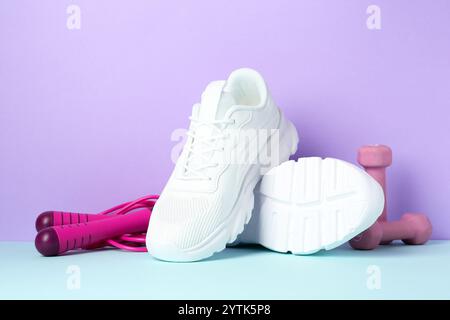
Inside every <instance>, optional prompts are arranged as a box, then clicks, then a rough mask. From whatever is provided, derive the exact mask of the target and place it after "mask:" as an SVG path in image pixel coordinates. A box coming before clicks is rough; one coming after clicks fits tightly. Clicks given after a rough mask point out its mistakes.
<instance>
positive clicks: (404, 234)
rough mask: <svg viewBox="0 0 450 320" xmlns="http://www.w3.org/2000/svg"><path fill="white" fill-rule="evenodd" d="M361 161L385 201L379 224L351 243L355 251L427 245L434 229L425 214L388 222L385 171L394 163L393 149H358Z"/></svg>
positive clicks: (377, 146) (373, 147)
mask: <svg viewBox="0 0 450 320" xmlns="http://www.w3.org/2000/svg"><path fill="white" fill-rule="evenodd" d="M358 162H359V164H360V165H362V166H363V167H364V169H365V170H366V172H367V173H368V174H370V175H371V176H372V177H373V178H374V179H375V180H377V181H378V183H379V184H380V185H381V186H382V187H383V191H384V199H385V202H384V209H383V212H382V213H381V215H380V217H379V218H378V221H377V222H375V223H374V224H373V225H372V226H371V227H370V228H369V229H367V230H366V231H364V232H363V233H361V234H359V235H358V236H356V237H355V238H353V239H352V240H350V245H351V246H352V247H353V248H354V249H361V250H370V249H374V248H376V247H377V246H378V245H379V244H383V245H385V244H389V243H391V242H392V241H393V240H397V239H400V240H403V242H405V243H406V244H424V243H425V242H427V240H428V239H429V238H430V236H431V231H432V227H431V223H430V221H429V220H428V218H427V217H426V216H425V215H424V214H414V213H406V214H404V215H403V216H402V218H401V220H400V221H394V222H387V201H386V199H387V195H386V168H387V167H388V166H390V165H391V163H392V150H391V148H389V147H388V146H384V145H372V146H364V147H361V148H359V150H358Z"/></svg>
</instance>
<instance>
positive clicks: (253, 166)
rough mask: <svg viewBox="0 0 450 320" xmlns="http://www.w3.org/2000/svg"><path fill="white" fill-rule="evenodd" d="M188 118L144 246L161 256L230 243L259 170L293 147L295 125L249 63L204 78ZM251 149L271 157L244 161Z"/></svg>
mask: <svg viewBox="0 0 450 320" xmlns="http://www.w3.org/2000/svg"><path fill="white" fill-rule="evenodd" d="M191 120H192V121H191V125H190V127H189V133H188V139H187V141H186V144H185V146H184V148H183V151H182V152H181V155H180V157H179V158H178V161H177V164H176V166H175V169H174V171H173V173H172V175H171V177H170V179H169V181H168V183H167V185H166V186H165V188H164V190H163V192H162V193H161V196H160V198H159V200H158V201H157V203H156V205H155V207H154V209H153V212H152V217H151V220H150V224H149V228H148V232H147V239H146V243H147V248H148V251H149V252H150V254H152V255H153V256H154V257H156V258H158V259H161V260H167V261H196V260H201V259H205V258H207V257H209V256H211V255H212V254H213V253H215V252H218V251H221V250H223V249H224V248H225V246H226V244H227V243H231V242H233V241H235V239H236V237H237V236H238V234H240V233H241V232H242V231H243V229H244V225H245V224H246V223H248V221H249V219H250V217H251V213H252V209H253V206H254V196H253V191H254V188H255V186H256V184H257V182H258V181H259V180H260V178H261V175H262V174H263V173H264V172H267V170H269V169H270V168H272V167H274V166H276V165H278V164H279V163H281V162H283V161H286V160H287V159H289V156H290V155H292V154H294V153H295V152H296V150H297V144H298V135H297V131H296V129H295V127H294V126H293V125H292V123H291V122H289V121H288V120H287V119H285V118H284V116H283V115H282V113H281V112H280V110H279V109H278V108H277V107H276V106H275V104H274V102H273V101H272V99H271V97H270V94H269V93H268V90H267V87H266V84H265V82H264V79H263V78H262V77H261V76H260V75H259V74H258V73H257V72H256V71H254V70H251V69H239V70H236V71H234V72H233V73H232V74H231V75H230V76H229V78H228V80H227V81H214V82H212V83H210V84H209V85H208V86H207V88H206V89H205V91H204V92H203V94H202V99H201V103H200V104H196V105H194V107H193V110H192V117H191ZM252 133H254V134H255V135H252ZM242 137H243V138H242ZM251 148H253V149H251ZM251 150H253V151H254V153H256V154H257V155H259V156H261V155H263V157H262V158H268V157H267V155H268V154H269V153H270V157H269V158H268V159H264V160H262V159H261V157H260V158H258V159H253V160H250V159H252V156H251V154H252V151H251ZM269 151H270V152H269ZM246 156H248V159H244V158H245V157H246ZM254 156H255V155H254ZM236 157H240V158H239V159H236ZM254 160H257V161H254ZM265 160H267V161H265Z"/></svg>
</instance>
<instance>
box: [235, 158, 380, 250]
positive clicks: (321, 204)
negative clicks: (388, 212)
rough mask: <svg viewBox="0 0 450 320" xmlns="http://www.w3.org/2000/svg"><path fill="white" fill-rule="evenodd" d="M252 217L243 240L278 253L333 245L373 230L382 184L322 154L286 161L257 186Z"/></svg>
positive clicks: (378, 210)
mask: <svg viewBox="0 0 450 320" xmlns="http://www.w3.org/2000/svg"><path fill="white" fill-rule="evenodd" d="M255 197H256V199H255V208H254V212H253V217H252V219H251V221H250V223H249V225H248V226H247V228H246V230H245V232H244V233H243V234H242V235H241V237H240V241H241V242H246V243H258V244H261V245H263V246H264V247H267V248H269V249H271V250H274V251H278V252H292V253H293V254H300V255H302V254H312V253H315V252H317V251H319V250H321V249H325V250H330V249H333V248H335V247H337V246H339V245H341V244H343V243H345V242H347V241H348V240H350V239H351V238H353V237H354V236H356V235H358V234H359V233H361V232H362V231H364V230H366V229H367V228H369V227H370V226H371V225H372V224H373V223H374V222H375V221H376V219H377V218H378V216H379V215H380V214H381V212H382V210H383V206H384V194H383V190H382V188H381V186H380V185H379V184H378V183H377V182H376V181H375V180H374V179H373V178H372V177H371V176H369V175H368V174H367V173H366V172H365V171H364V170H362V169H360V168H359V167H357V166H355V165H353V164H350V163H348V162H345V161H342V160H338V159H333V158H326V159H321V158H318V157H310V158H300V159H298V161H297V162H296V161H293V160H290V161H287V162H285V163H283V164H281V165H280V166H278V167H275V168H274V169H272V170H270V171H269V172H268V173H267V174H266V175H265V176H264V177H263V179H262V180H261V183H260V185H259V187H258V188H256V190H255Z"/></svg>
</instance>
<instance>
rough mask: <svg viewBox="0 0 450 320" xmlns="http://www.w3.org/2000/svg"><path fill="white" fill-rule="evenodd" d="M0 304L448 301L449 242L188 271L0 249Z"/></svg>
mask: <svg viewBox="0 0 450 320" xmlns="http://www.w3.org/2000/svg"><path fill="white" fill-rule="evenodd" d="M0 298H2V299H381V298H385V299H409V298H414V299H416V298H420V299H444V298H445V299H450V241H431V242H429V243H428V244H427V245H424V246H406V245H402V244H400V243H398V244H395V245H391V246H385V247H379V248H377V249H376V250H374V251H354V250H352V249H351V248H349V247H348V246H346V245H345V246H342V247H340V248H337V249H335V250H332V251H327V252H320V253H318V254H315V255H312V256H294V255H291V254H280V253H276V252H271V251H269V250H267V249H264V248H261V247H258V246H254V247H241V248H227V249H226V250H225V251H223V252H221V253H219V254H217V255H215V256H213V257H212V258H210V259H208V260H206V261H203V262H196V263H167V262H162V261H158V260H155V259H153V258H152V257H150V256H149V255H148V254H147V253H131V252H124V251H120V250H115V249H108V250H102V251H95V252H82V253H73V254H70V255H65V256H60V257H50V258H46V257H42V256H41V255H39V254H38V252H37V251H35V248H34V245H33V243H27V242H0Z"/></svg>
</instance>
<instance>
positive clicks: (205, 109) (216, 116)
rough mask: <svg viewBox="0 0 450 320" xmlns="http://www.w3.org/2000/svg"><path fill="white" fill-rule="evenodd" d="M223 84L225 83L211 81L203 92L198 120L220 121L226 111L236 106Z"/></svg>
mask: <svg viewBox="0 0 450 320" xmlns="http://www.w3.org/2000/svg"><path fill="white" fill-rule="evenodd" d="M225 84H226V82H225V81H213V82H211V83H210V84H209V85H208V86H207V87H206V89H205V91H203V94H202V99H201V103H200V110H199V119H200V120H222V119H223V118H224V116H225V113H226V112H227V111H228V109H229V108H230V107H231V106H233V105H234V104H236V101H235V100H234V97H233V95H232V94H231V92H229V91H228V90H227V89H226V86H225Z"/></svg>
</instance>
